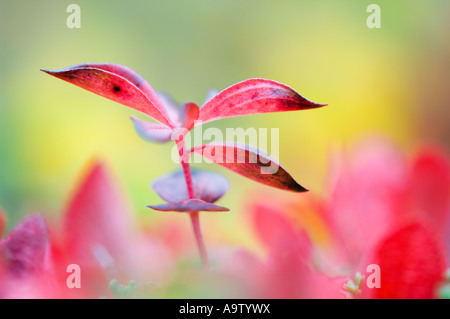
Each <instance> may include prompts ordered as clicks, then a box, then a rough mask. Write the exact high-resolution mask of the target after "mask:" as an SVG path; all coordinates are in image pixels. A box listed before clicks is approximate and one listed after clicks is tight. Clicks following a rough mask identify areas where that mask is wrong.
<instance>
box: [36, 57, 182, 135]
mask: <svg viewBox="0 0 450 319" xmlns="http://www.w3.org/2000/svg"><path fill="white" fill-rule="evenodd" d="M42 71H44V72H46V73H48V74H50V75H53V76H55V77H57V78H60V79H62V80H64V81H67V82H69V83H72V84H75V85H77V86H79V87H81V88H83V89H86V90H88V91H91V92H93V93H96V94H98V95H101V96H103V97H106V98H108V99H110V100H113V101H115V102H118V103H121V104H123V105H126V106H128V107H131V108H133V109H135V110H137V111H140V112H143V113H145V114H147V115H148V116H150V117H151V118H153V119H155V120H157V121H159V122H161V123H163V124H166V125H169V126H172V127H173V126H174V125H173V123H170V118H169V115H168V113H167V110H165V108H164V106H163V104H162V103H161V101H160V100H159V98H158V96H157V94H156V93H155V91H154V90H153V88H152V87H151V86H150V84H148V83H147V82H146V81H145V79H144V78H143V77H142V76H140V75H139V74H138V73H136V72H135V71H133V70H132V69H130V68H128V67H126V66H123V65H119V64H110V63H104V64H77V65H73V66H70V67H68V68H64V69H60V70H42Z"/></svg>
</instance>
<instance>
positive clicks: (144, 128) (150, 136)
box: [131, 117, 173, 143]
mask: <svg viewBox="0 0 450 319" xmlns="http://www.w3.org/2000/svg"><path fill="white" fill-rule="evenodd" d="M131 120H132V121H133V124H134V129H135V130H136V132H137V133H138V135H139V136H140V137H141V138H142V139H144V140H146V141H148V142H158V143H164V142H168V141H170V140H171V137H172V131H173V130H172V129H171V128H170V127H168V126H166V125H164V124H159V123H151V122H146V121H142V120H140V119H137V118H135V117H131Z"/></svg>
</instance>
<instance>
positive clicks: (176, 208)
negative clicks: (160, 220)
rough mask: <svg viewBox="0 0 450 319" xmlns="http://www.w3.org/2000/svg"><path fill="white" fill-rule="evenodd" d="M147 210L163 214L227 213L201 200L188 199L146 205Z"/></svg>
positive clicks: (224, 208) (225, 209)
mask: <svg viewBox="0 0 450 319" xmlns="http://www.w3.org/2000/svg"><path fill="white" fill-rule="evenodd" d="M147 207H148V208H151V209H154V210H158V211H163V212H169V211H170V212H199V211H209V212H227V211H229V209H228V208H226V207H222V206H217V205H214V204H211V203H208V202H205V201H203V200H201V199H197V198H195V199H188V200H183V201H180V202H177V203H174V202H170V203H165V204H161V205H148V206H147Z"/></svg>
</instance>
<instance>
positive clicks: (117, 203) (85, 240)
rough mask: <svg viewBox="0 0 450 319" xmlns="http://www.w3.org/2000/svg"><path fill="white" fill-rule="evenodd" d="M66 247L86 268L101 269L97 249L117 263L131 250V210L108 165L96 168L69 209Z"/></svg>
mask: <svg viewBox="0 0 450 319" xmlns="http://www.w3.org/2000/svg"><path fill="white" fill-rule="evenodd" d="M64 222H65V225H64V230H65V236H66V248H67V251H69V252H70V253H71V256H72V258H73V261H74V262H75V263H77V264H79V265H80V266H81V267H82V268H83V267H85V268H90V267H93V268H97V267H98V265H99V264H98V261H97V260H96V259H95V258H94V254H93V253H94V250H95V249H96V247H102V249H103V250H106V251H107V252H108V254H110V255H111V256H112V257H113V258H114V259H115V261H120V260H121V259H123V258H121V257H123V255H124V253H125V252H126V250H127V249H128V245H129V243H128V240H129V238H130V236H129V228H128V226H129V225H128V218H127V207H126V205H125V203H124V200H123V199H122V194H121V193H120V192H119V190H118V189H117V187H116V185H115V184H114V183H113V181H112V179H111V177H110V175H109V172H108V171H107V169H106V168H105V166H104V165H102V164H100V163H95V164H94V165H92V166H91V167H90V169H89V171H88V173H87V174H86V176H85V177H84V179H83V180H82V183H81V184H80V186H79V187H78V189H77V190H76V192H75V194H74V196H73V197H72V199H71V201H70V203H69V206H68V208H67V210H66V214H65V219H64Z"/></svg>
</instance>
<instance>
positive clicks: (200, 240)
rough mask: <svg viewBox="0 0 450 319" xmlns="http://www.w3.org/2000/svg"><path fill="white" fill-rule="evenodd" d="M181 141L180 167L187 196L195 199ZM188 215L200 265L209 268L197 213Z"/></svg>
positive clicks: (179, 143)
mask: <svg viewBox="0 0 450 319" xmlns="http://www.w3.org/2000/svg"><path fill="white" fill-rule="evenodd" d="M181 139H182V140H177V141H176V143H177V146H178V153H179V154H180V161H181V167H182V168H183V174H184V178H185V180H186V187H187V192H188V196H189V199H193V198H195V191H194V183H193V182H192V174H191V169H190V166H189V163H188V162H186V160H185V158H184V151H185V145H184V136H182V137H181ZM189 215H190V217H191V224H192V230H193V231H194V236H195V240H196V242H197V247H198V250H199V252H200V258H201V260H202V265H203V267H205V268H209V259H208V253H207V251H206V246H205V242H204V241H203V236H202V230H201V227H200V218H199V212H198V211H192V212H190V213H189Z"/></svg>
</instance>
